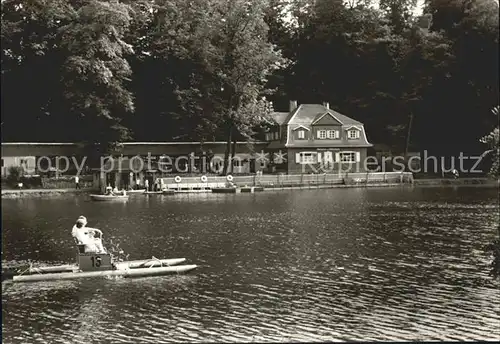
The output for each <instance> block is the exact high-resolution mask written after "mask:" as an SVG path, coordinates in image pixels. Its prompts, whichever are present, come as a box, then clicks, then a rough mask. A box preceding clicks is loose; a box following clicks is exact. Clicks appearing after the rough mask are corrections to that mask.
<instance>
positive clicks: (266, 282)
mask: <svg viewBox="0 0 500 344" xmlns="http://www.w3.org/2000/svg"><path fill="white" fill-rule="evenodd" d="M498 214H499V206H498V188H488V187H449V188H442V187H416V188H411V187H396V188H359V189H355V188H351V189H324V190H296V191H275V192H263V193H256V194H226V195H224V194H192V195H174V196H158V195H155V196H144V195H133V196H131V198H130V200H129V202H127V203H123V204H121V203H116V204H112V203H109V204H106V203H97V202H91V201H89V200H88V196H85V195H78V196H77V195H65V196H58V197H55V198H44V199H41V198H38V199H17V200H14V199H12V200H11V199H9V200H2V229H3V231H2V261H3V265H4V266H6V265H12V264H15V263H18V262H26V261H28V260H34V261H37V262H46V263H48V264H56V263H71V262H72V261H74V259H75V255H76V248H75V247H74V244H73V239H72V237H71V227H72V226H73V224H74V222H75V221H76V219H77V217H78V216H79V215H85V216H86V217H87V218H88V221H89V226H90V227H95V228H100V229H101V230H102V231H103V232H104V239H105V240H108V239H112V240H113V242H115V243H117V242H119V243H120V246H121V247H122V248H123V249H124V250H125V252H126V253H129V254H130V259H147V258H150V257H151V256H155V257H158V258H175V257H185V258H187V263H188V264H197V265H199V267H198V269H197V270H194V271H192V272H190V273H189V274H186V275H174V276H164V277H149V278H138V279H118V278H114V279H92V280H90V279H89V280H83V279H82V280H75V281H55V282H37V283H26V284H12V282H4V283H3V284H2V287H3V291H2V306H3V307H2V322H3V333H2V336H3V338H2V339H3V342H4V343H35V342H36V343H91V342H92V343H167V342H168V343H170V342H251V341H254V342H280V341H286V342H291V341H307V342H314V341H346V340H369V341H379V340H384V341H396V340H403V341H404V340H406V341H430V340H499V339H500V326H498V324H499V323H500V302H498V301H499V300H500V291H499V289H500V288H499V286H500V282H498V281H494V280H492V279H491V277H489V276H488V272H489V264H490V261H491V256H490V255H489V253H487V252H485V250H484V249H485V246H486V245H487V244H489V243H490V242H491V241H492V240H493V239H494V238H495V235H498V234H497V227H498V226H499V215H498Z"/></svg>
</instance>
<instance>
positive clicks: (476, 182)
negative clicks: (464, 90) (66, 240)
mask: <svg viewBox="0 0 500 344" xmlns="http://www.w3.org/2000/svg"><path fill="white" fill-rule="evenodd" d="M499 185H500V181H499V180H494V179H488V178H462V179H414V180H413V183H380V182H379V183H352V184H309V185H294V186H292V185H287V186H282V185H265V186H264V185H256V186H262V187H263V188H264V190H263V191H280V190H313V189H335V188H367V187H372V188H374V187H398V186H399V187H418V186H435V187H449V186H480V187H481V186H483V187H485V186H499ZM91 192H98V190H96V189H94V188H86V189H79V190H76V189H25V190H2V199H18V198H35V197H44V196H48V197H51V196H60V195H63V194H88V193H91Z"/></svg>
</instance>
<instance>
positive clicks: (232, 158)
mask: <svg viewBox="0 0 500 344" xmlns="http://www.w3.org/2000/svg"><path fill="white" fill-rule="evenodd" d="M236 139H237V136H236V128H234V127H233V145H232V147H231V169H230V170H231V173H234V157H235V156H236Z"/></svg>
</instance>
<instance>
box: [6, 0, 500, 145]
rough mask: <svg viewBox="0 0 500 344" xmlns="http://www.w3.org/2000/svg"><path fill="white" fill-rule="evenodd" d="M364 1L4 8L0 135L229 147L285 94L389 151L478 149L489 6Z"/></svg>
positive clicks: (494, 89)
mask: <svg viewBox="0 0 500 344" xmlns="http://www.w3.org/2000/svg"><path fill="white" fill-rule="evenodd" d="M372 5H373V4H372V1H370V0H350V1H341V0H258V1H250V0H248V1H245V0H237V1H223V0H198V1H185V0H182V1H181V0H135V1H134V0H128V1H96V0H70V1H68V0H30V1H23V0H5V1H2V4H1V6H2V14H1V16H2V37H1V43H2V57H1V58H2V99H1V102H2V137H3V140H4V141H75V140H78V141H83V142H102V143H117V142H121V141H124V140H130V139H134V140H149V141H166V140H201V141H204V140H214V139H216V140H224V141H228V142H231V140H234V139H235V138H238V139H244V138H249V137H252V136H253V135H254V133H255V129H256V127H257V124H258V122H259V121H260V120H261V119H262V117H265V116H266V114H267V113H269V112H270V111H271V110H272V109H273V107H274V109H275V110H281V111H286V110H287V108H288V101H289V100H291V99H294V100H298V101H299V103H317V102H323V101H328V102H329V103H330V105H331V107H332V108H334V109H337V110H338V111H340V112H342V113H344V114H346V115H348V116H351V117H354V118H356V119H358V120H360V121H362V122H364V123H365V124H366V129H367V133H368V138H369V140H370V141H371V142H374V143H385V144H388V145H390V146H393V147H394V148H395V149H396V150H399V151H401V152H403V151H407V150H414V149H422V150H423V149H427V150H431V151H432V152H431V153H437V154H458V152H460V151H464V153H465V154H468V153H476V154H477V153H478V152H480V150H481V149H483V147H482V145H481V143H480V142H479V140H478V139H479V138H480V137H481V136H482V135H484V133H485V132H488V131H490V130H491V128H492V127H494V125H495V120H496V119H495V118H493V117H492V116H491V114H490V112H489V109H491V108H492V107H493V106H494V105H496V104H498V95H499V88H498V87H499V85H498V3H497V2H496V1H495V0H427V1H426V2H425V7H424V15H423V16H416V15H415V14H414V6H415V1H413V0H381V1H380V6H378V7H374V6H372ZM269 101H272V104H271V103H270V102H269ZM497 137H498V131H497ZM228 147H229V145H228ZM227 154H229V150H228V152H227Z"/></svg>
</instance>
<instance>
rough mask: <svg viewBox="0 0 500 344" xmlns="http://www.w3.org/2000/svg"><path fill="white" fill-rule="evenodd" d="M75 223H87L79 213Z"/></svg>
mask: <svg viewBox="0 0 500 344" xmlns="http://www.w3.org/2000/svg"><path fill="white" fill-rule="evenodd" d="M76 222H77V223H83V224H84V225H86V224H87V218H86V217H85V216H83V215H81V216H80V217H78V219H77V220H76Z"/></svg>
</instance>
